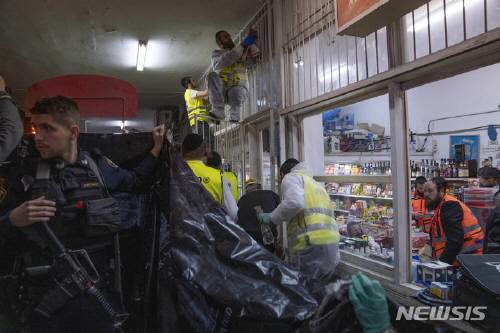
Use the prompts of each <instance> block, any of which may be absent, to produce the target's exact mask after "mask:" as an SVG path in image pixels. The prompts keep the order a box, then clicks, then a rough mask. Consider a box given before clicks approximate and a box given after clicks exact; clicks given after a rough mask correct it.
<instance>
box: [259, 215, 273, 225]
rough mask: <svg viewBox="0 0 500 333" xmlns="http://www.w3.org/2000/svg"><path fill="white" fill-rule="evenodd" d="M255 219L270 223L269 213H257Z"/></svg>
mask: <svg viewBox="0 0 500 333" xmlns="http://www.w3.org/2000/svg"><path fill="white" fill-rule="evenodd" d="M257 220H259V222H260V223H263V224H270V223H271V213H259V214H257Z"/></svg>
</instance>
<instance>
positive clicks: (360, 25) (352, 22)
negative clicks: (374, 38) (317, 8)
mask: <svg viewBox="0 0 500 333" xmlns="http://www.w3.org/2000/svg"><path fill="white" fill-rule="evenodd" d="M426 2H429V0H335V15H336V21H337V22H336V23H337V33H338V34H341V35H351V36H358V37H364V36H366V35H368V34H370V33H372V32H374V31H376V30H378V29H380V28H382V27H384V26H387V25H389V24H390V23H392V22H394V21H395V20H397V19H398V18H400V17H402V16H403V15H405V14H406V13H409V12H411V11H412V10H414V9H416V8H418V7H420V6H422V5H424V4H425V3H426Z"/></svg>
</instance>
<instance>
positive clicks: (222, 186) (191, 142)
mask: <svg viewBox="0 0 500 333" xmlns="http://www.w3.org/2000/svg"><path fill="white" fill-rule="evenodd" d="M182 157H183V158H184V160H185V161H186V163H187V165H188V166H189V167H190V168H191V170H192V171H193V173H194V174H195V176H196V177H198V179H199V180H200V183H201V185H203V187H204V188H205V190H207V192H208V193H210V195H211V196H212V197H213V198H214V199H215V201H217V202H218V203H219V205H221V206H222V207H223V208H224V209H225V211H226V213H227V214H228V215H229V217H231V218H232V219H233V221H236V219H237V213H238V206H237V205H236V201H235V200H234V197H233V194H232V192H231V187H230V185H229V183H228V181H227V180H226V179H225V178H224V177H223V176H222V175H221V172H220V170H217V169H214V168H211V167H209V166H207V165H206V164H205V163H206V161H207V146H206V144H205V142H204V141H203V138H202V137H201V136H200V135H198V134H194V133H193V134H188V135H187V136H186V137H185V138H184V141H183V142H182Z"/></svg>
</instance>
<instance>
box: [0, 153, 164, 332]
mask: <svg viewBox="0 0 500 333" xmlns="http://www.w3.org/2000/svg"><path fill="white" fill-rule="evenodd" d="M92 161H93V162H94V163H93V165H94V166H95V167H94V168H93V167H92ZM156 161H157V159H156V158H155V157H154V156H153V155H151V154H148V156H147V157H146V158H145V159H144V160H143V161H142V162H141V163H140V164H139V165H138V166H137V167H136V168H135V169H134V170H132V171H129V170H125V169H122V168H119V167H118V166H116V165H115V164H114V163H113V162H111V161H110V160H109V159H107V158H106V157H104V156H102V155H100V154H98V153H96V154H92V155H90V154H87V153H84V152H79V154H78V160H77V162H76V163H75V164H72V165H67V164H65V163H64V162H63V161H61V160H58V159H53V160H48V161H47V163H48V165H49V167H50V180H49V182H48V185H47V195H46V197H47V199H49V200H53V201H55V202H56V208H57V213H56V217H55V218H53V219H52V220H51V222H50V223H49V225H50V226H51V227H52V229H53V230H54V232H55V234H56V235H57V236H58V237H59V239H61V241H62V243H63V244H64V245H65V246H66V247H67V248H69V249H71V250H78V249H86V250H87V252H88V253H89V256H90V258H91V260H92V261H93V263H94V265H95V266H96V268H97V271H98V272H99V274H100V276H101V279H100V282H99V283H98V288H100V289H101V290H102V291H103V293H104V294H105V295H106V297H108V300H109V301H110V302H111V303H113V304H114V305H115V307H117V308H120V304H119V303H120V302H119V297H118V296H119V295H118V294H117V293H116V292H117V289H116V285H115V282H116V276H115V273H116V272H115V270H114V263H115V262H116V259H117V258H115V252H114V251H113V250H114V249H113V246H114V244H113V239H114V238H113V236H114V235H115V234H116V232H117V231H118V230H123V229H124V228H128V227H130V226H131V225H134V224H136V223H137V221H138V220H139V218H140V216H142V214H141V211H140V207H139V203H138V202H137V200H135V197H134V194H133V193H132V192H133V191H134V190H136V189H137V188H139V187H140V186H142V185H145V184H146V183H147V182H148V180H149V178H150V176H151V175H152V174H153V171H154V168H155V166H156ZM25 167H26V168H27V170H23V172H22V174H20V175H19V178H18V180H17V183H16V184H14V186H11V187H10V189H9V193H8V194H7V198H6V199H5V201H4V202H3V204H2V206H1V207H0V226H1V228H0V232H1V234H0V246H1V251H2V252H1V253H0V258H1V259H2V264H1V265H0V275H4V276H6V275H8V274H10V273H12V271H13V270H14V273H15V274H19V273H21V272H23V271H24V269H25V268H27V267H33V266H43V265H51V264H52V262H53V256H52V254H51V252H50V249H49V247H48V246H47V245H48V244H47V243H46V242H45V241H44V239H43V237H42V238H41V237H40V235H39V234H38V233H37V232H36V226H35V225H34V226H30V227H27V228H22V229H21V228H15V227H13V226H11V225H10V221H9V218H8V216H9V214H10V211H11V210H12V209H14V208H15V207H17V206H18V205H20V204H21V203H23V202H25V201H28V200H30V199H32V196H33V195H32V193H31V191H32V189H33V188H36V184H37V183H35V182H36V179H35V174H36V169H37V167H38V164H36V165H28V166H25ZM93 169H94V170H95V169H98V171H99V173H100V175H101V176H102V177H101V179H102V182H101V181H100V179H99V176H98V175H96V173H95V172H94V171H93ZM103 183H104V184H103ZM110 194H112V197H111V196H110ZM115 198H119V200H118V201H117V200H116V199H115ZM11 258H16V260H15V261H14V262H12V261H11V260H9V259H11ZM13 264H15V266H16V267H15V268H13V267H12V266H13ZM19 287H22V289H21V290H20V289H19ZM53 287H54V282H53V279H52V277H51V276H50V274H49V275H48V276H38V277H34V278H31V277H27V278H25V279H24V280H21V281H19V280H18V279H8V278H7V279H2V278H0V293H2V294H1V295H0V301H2V300H6V301H7V302H6V303H9V304H12V305H13V306H17V308H16V309H15V310H16V314H15V316H16V317H17V318H16V320H18V319H21V320H23V319H24V320H25V321H26V322H27V323H28V326H29V327H30V329H31V331H32V332H51V333H52V332H54V333H55V332H106V333H108V332H114V328H113V324H112V321H111V320H110V317H109V316H108V315H107V313H105V312H104V310H103V309H102V307H101V306H100V305H99V304H98V303H97V302H96V300H95V299H94V298H92V297H91V296H90V295H87V294H83V293H82V294H80V296H78V297H76V298H73V299H72V300H70V301H69V302H68V303H67V304H65V306H64V307H62V308H61V309H60V310H59V311H58V312H56V314H55V315H53V316H52V317H51V319H49V320H47V319H46V318H42V317H41V316H39V315H37V314H36V313H35V312H33V311H32V310H33V309H34V308H35V307H36V306H37V304H38V303H39V302H40V300H41V299H42V297H43V296H44V295H45V294H46V293H47V292H48V291H49V290H51V289H53ZM19 295H22V297H21V301H20V302H19ZM22 308H24V310H22ZM11 310H12V307H11ZM23 316H24V318H23Z"/></svg>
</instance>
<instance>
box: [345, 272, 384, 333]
mask: <svg viewBox="0 0 500 333" xmlns="http://www.w3.org/2000/svg"><path fill="white" fill-rule="evenodd" d="M349 300H350V301H351V303H352V306H353V307H354V312H355V313H356V317H357V318H358V321H359V323H360V324H361V326H363V331H364V333H380V332H382V331H383V330H385V329H387V328H389V326H390V325H391V322H390V318H389V306H388V305H387V299H386V298H385V292H384V289H383V288H382V286H381V285H380V283H379V282H378V281H376V280H370V279H369V278H367V277H366V276H365V275H363V274H362V273H356V274H354V275H353V276H352V284H351V286H350V287H349Z"/></svg>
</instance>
